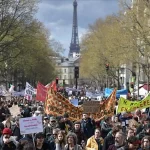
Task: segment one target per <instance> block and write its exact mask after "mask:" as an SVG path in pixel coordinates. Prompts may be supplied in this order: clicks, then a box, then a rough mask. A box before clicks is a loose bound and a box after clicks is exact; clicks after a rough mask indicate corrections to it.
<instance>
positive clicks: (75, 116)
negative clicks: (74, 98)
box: [45, 88, 82, 120]
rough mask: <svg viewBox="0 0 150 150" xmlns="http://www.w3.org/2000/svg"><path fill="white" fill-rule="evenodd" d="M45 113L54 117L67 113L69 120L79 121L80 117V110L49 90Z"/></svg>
mask: <svg viewBox="0 0 150 150" xmlns="http://www.w3.org/2000/svg"><path fill="white" fill-rule="evenodd" d="M45 113H46V114H51V115H54V116H60V115H64V114H65V113H68V114H69V117H70V119H71V120H79V119H81V116H82V109H81V108H79V107H75V106H74V105H72V104H71V103H70V102H69V100H67V99H66V98H64V97H63V96H62V95H60V94H59V93H57V92H55V91H54V89H52V88H49V89H48V92H47V97H46V101H45Z"/></svg>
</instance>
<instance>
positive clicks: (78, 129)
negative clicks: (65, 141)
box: [72, 121, 85, 145]
mask: <svg viewBox="0 0 150 150" xmlns="http://www.w3.org/2000/svg"><path fill="white" fill-rule="evenodd" d="M72 132H74V133H75V134H76V135H77V138H78V142H77V143H78V144H79V145H81V143H82V144H83V143H84V142H85V136H84V133H83V131H82V130H81V123H80V122H79V121H76V122H75V123H74V128H73V130H72Z"/></svg>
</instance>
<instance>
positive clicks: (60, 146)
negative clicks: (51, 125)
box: [55, 131, 66, 150]
mask: <svg viewBox="0 0 150 150" xmlns="http://www.w3.org/2000/svg"><path fill="white" fill-rule="evenodd" d="M55 143H56V150H64V149H65V144H66V141H65V134H64V132H63V131H59V132H58V134H57V138H56V140H55Z"/></svg>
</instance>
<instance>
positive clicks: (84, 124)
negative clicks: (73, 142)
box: [81, 118, 95, 139]
mask: <svg viewBox="0 0 150 150" xmlns="http://www.w3.org/2000/svg"><path fill="white" fill-rule="evenodd" d="M81 130H82V131H83V133H84V135H85V137H86V139H88V138H90V137H91V136H93V135H94V130H95V124H93V121H92V120H91V119H90V118H88V119H87V120H86V121H85V120H82V121H81Z"/></svg>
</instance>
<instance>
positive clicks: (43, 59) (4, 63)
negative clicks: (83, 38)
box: [0, 0, 56, 86]
mask: <svg viewBox="0 0 150 150" xmlns="http://www.w3.org/2000/svg"><path fill="white" fill-rule="evenodd" d="M36 4H37V0H1V1H0V11H1V13H0V16H1V17H0V54H1V55H0V67H1V70H0V82H1V83H4V82H5V83H6V85H8V82H10V83H13V84H15V85H17V84H18V83H21V84H22V85H23V86H24V85H25V82H26V81H28V82H30V83H31V84H32V85H34V86H35V85H36V83H37V82H38V81H40V82H42V83H43V84H47V83H48V82H50V81H51V80H52V79H53V78H54V76H55V74H56V73H55V64H54V62H53V60H52V56H53V55H54V54H55V52H54V51H53V48H52V47H51V42H50V40H49V38H50V33H49V32H48V31H47V30H46V29H45V27H44V26H43V25H42V23H40V22H39V21H38V20H35V19H34V18H33V14H34V13H35V10H36Z"/></svg>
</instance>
